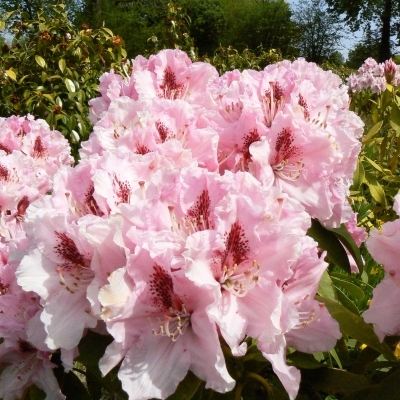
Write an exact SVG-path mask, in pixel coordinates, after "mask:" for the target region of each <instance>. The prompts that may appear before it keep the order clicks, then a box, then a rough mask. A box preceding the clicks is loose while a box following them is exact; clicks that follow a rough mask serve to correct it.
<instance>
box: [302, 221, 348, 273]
mask: <svg viewBox="0 0 400 400" xmlns="http://www.w3.org/2000/svg"><path fill="white" fill-rule="evenodd" d="M307 235H308V236H311V237H312V238H313V239H314V240H316V241H317V242H318V246H319V247H320V248H321V249H322V250H326V251H327V252H328V258H329V261H331V262H332V263H333V264H335V265H337V266H338V267H340V268H342V269H343V270H345V271H346V272H348V273H349V274H350V273H351V268H350V262H349V257H348V256H347V253H346V251H345V249H344V247H343V245H342V243H341V242H340V240H339V239H338V238H337V235H336V234H335V233H334V232H332V231H330V230H328V229H326V228H325V227H324V226H323V225H321V223H320V222H319V221H317V220H316V219H313V220H312V223H311V228H310V229H309V230H308V231H307Z"/></svg>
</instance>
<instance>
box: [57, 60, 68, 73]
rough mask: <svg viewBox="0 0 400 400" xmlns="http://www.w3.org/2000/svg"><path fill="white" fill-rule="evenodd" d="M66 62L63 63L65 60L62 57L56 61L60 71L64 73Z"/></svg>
mask: <svg viewBox="0 0 400 400" xmlns="http://www.w3.org/2000/svg"><path fill="white" fill-rule="evenodd" d="M66 66H67V64H66V63H65V60H64V59H63V58H62V59H61V60H60V61H58V68H60V71H61V72H62V73H64V71H65V68H66Z"/></svg>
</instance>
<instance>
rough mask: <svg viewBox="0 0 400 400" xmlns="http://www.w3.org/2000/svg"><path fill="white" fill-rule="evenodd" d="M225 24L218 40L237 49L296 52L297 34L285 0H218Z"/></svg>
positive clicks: (288, 54) (283, 52) (298, 33)
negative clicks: (223, 13) (261, 0)
mask: <svg viewBox="0 0 400 400" xmlns="http://www.w3.org/2000/svg"><path fill="white" fill-rule="evenodd" d="M220 4H221V7H222V8H223V10H224V12H225V16H226V22H227V27H226V30H225V32H224V35H222V36H221V38H220V41H221V44H222V46H224V47H227V46H233V47H234V48H236V49H238V51H239V52H241V51H243V50H245V49H246V48H249V49H251V50H252V51H257V49H258V48H259V46H262V48H264V49H279V51H280V52H281V53H282V54H283V55H284V56H285V57H287V56H290V55H295V54H296V50H295V48H294V46H293V44H294V43H295V42H296V40H297V38H298V36H299V35H300V32H299V30H298V29H297V28H296V25H295V23H294V22H293V21H292V20H291V17H292V11H291V9H290V6H289V3H287V2H286V1H284V0H269V1H263V2H260V1H257V0H244V1H236V0H220Z"/></svg>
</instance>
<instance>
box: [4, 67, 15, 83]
mask: <svg viewBox="0 0 400 400" xmlns="http://www.w3.org/2000/svg"><path fill="white" fill-rule="evenodd" d="M6 74H7V76H9V77H10V78H11V79H12V80H13V81H16V80H17V75H16V74H15V72H14V71H13V70H12V69H7V70H6Z"/></svg>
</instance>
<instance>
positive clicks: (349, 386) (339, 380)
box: [301, 368, 382, 400]
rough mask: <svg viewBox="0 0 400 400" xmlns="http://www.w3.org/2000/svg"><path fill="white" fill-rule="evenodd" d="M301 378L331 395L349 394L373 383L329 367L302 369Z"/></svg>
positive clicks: (359, 376)
mask: <svg viewBox="0 0 400 400" xmlns="http://www.w3.org/2000/svg"><path fill="white" fill-rule="evenodd" d="M301 378H302V381H304V382H306V383H308V384H309V385H311V387H313V388H314V390H315V389H316V390H318V391H322V392H324V393H327V394H332V395H336V394H341V396H342V395H343V394H344V395H346V394H350V393H352V392H354V391H356V390H362V389H366V388H369V387H371V386H372V384H373V382H372V381H370V380H369V379H367V378H365V377H364V376H362V375H357V374H353V373H351V372H347V371H339V370H334V369H330V368H321V369H317V370H302V371H301ZM340 398H342V397H340ZM361 399H363V400H364V398H363V397H360V398H359V400H361ZM381 400H382V399H381Z"/></svg>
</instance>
